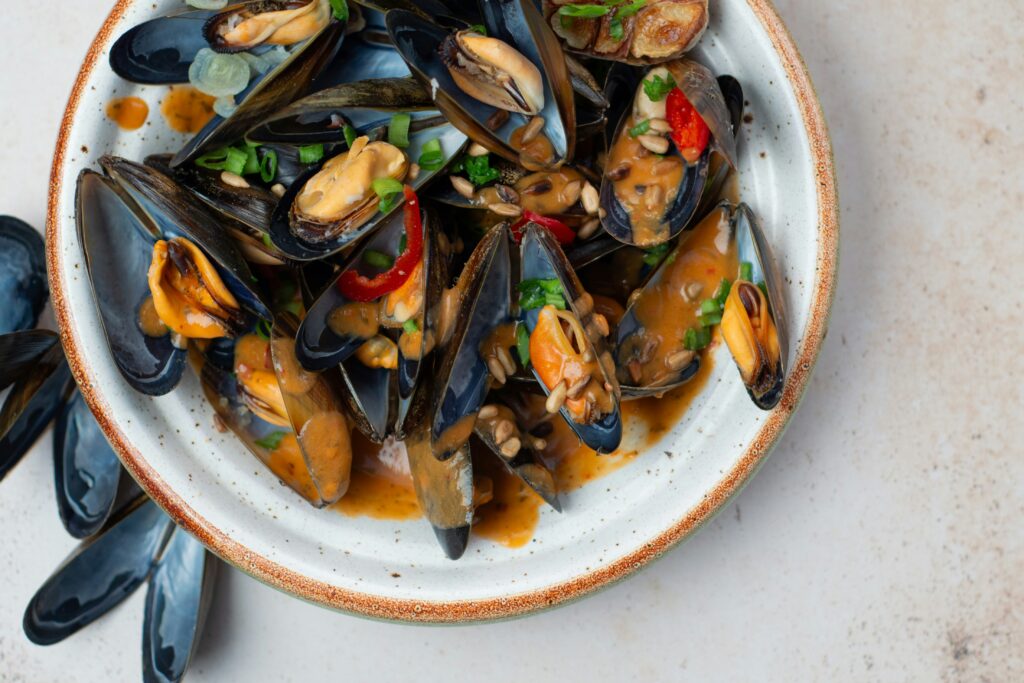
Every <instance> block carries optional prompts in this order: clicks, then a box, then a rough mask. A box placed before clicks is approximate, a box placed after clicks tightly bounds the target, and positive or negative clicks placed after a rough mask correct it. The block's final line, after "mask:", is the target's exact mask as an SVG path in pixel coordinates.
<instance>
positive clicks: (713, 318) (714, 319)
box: [697, 311, 722, 327]
mask: <svg viewBox="0 0 1024 683" xmlns="http://www.w3.org/2000/svg"><path fill="white" fill-rule="evenodd" d="M697 320H698V321H699V322H700V324H701V325H702V326H704V327H711V326H712V325H717V324H718V323H720V322H722V314H721V313H720V312H718V311H716V312H714V313H705V314H703V315H700V316H697Z"/></svg>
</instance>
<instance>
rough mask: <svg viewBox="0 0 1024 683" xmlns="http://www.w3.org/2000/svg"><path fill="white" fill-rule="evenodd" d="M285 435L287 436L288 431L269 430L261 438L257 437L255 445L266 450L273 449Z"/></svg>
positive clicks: (275, 448)
mask: <svg viewBox="0 0 1024 683" xmlns="http://www.w3.org/2000/svg"><path fill="white" fill-rule="evenodd" d="M286 436H288V432H270V433H269V434H267V435H266V436H265V437H263V438H262V439H257V440H256V445H257V446H259V447H260V448H266V449H267V450H268V451H275V450H277V447H278V446H280V445H281V441H282V440H284V437H286Z"/></svg>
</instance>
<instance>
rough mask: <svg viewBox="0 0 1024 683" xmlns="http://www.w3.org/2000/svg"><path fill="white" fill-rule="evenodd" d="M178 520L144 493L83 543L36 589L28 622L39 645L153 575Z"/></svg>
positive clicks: (99, 611) (69, 629) (56, 639)
mask: <svg viewBox="0 0 1024 683" xmlns="http://www.w3.org/2000/svg"><path fill="white" fill-rule="evenodd" d="M173 529H174V524H173V523H172V522H171V520H170V518H169V517H167V515H165V514H164V513H163V512H161V511H160V508H158V507H157V506H156V503H154V502H152V501H150V500H148V499H146V498H142V499H140V500H139V501H138V502H137V503H135V504H134V505H132V506H131V507H129V508H128V509H127V510H126V511H125V512H123V513H121V514H119V515H118V518H117V519H116V520H114V521H113V522H112V523H111V524H110V525H108V528H107V529H106V531H104V532H103V533H101V534H99V535H98V536H96V537H94V538H93V539H91V540H89V541H87V542H85V543H83V544H82V545H81V546H79V547H78V549H77V550H75V551H74V552H73V553H72V554H71V556H70V557H68V559H66V560H65V561H64V563H63V564H62V565H61V566H60V568H59V569H58V570H57V571H56V572H55V573H54V574H53V576H51V577H50V578H49V579H47V580H46V583H44V584H43V585H42V587H40V588H39V590H38V591H36V594H35V595H34V596H32V599H31V600H30V601H29V604H28V607H27V608H26V609H25V617H24V620H23V622H22V626H23V628H24V630H25V635H26V636H28V639H29V640H31V641H32V642H33V643H36V644H37V645H52V644H54V643H58V642H60V641H62V640H64V639H65V638H67V637H68V636H70V635H72V634H73V633H75V632H76V631H78V630H79V629H80V628H82V627H83V626H87V625H89V624H91V623H92V622H93V621H95V620H96V619H98V618H100V617H101V616H103V615H104V614H106V613H107V612H109V611H110V610H111V609H113V608H114V607H115V606H116V605H118V604H119V603H121V602H122V601H123V600H124V599H125V598H127V597H128V596H130V595H131V594H132V593H133V592H134V591H135V589H136V588H138V587H139V586H141V585H142V583H143V582H144V581H145V580H146V579H147V578H148V577H149V574H150V572H151V571H152V569H153V563H154V562H155V561H156V559H157V557H158V556H159V555H160V552H161V550H163V548H164V545H165V544H166V543H167V540H168V538H169V537H170V534H171V531H172V530H173Z"/></svg>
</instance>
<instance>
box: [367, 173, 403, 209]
mask: <svg viewBox="0 0 1024 683" xmlns="http://www.w3.org/2000/svg"><path fill="white" fill-rule="evenodd" d="M372 187H373V191H374V192H375V193H377V196H378V197H379V198H380V203H379V204H378V206H377V209H378V210H379V211H380V212H381V213H389V212H390V211H391V209H393V208H395V205H396V204H398V201H399V199H400V198H401V197H402V183H400V182H398V181H397V180H395V179H394V178H377V179H376V180H374V181H373V183H372Z"/></svg>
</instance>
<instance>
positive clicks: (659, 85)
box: [644, 75, 676, 102]
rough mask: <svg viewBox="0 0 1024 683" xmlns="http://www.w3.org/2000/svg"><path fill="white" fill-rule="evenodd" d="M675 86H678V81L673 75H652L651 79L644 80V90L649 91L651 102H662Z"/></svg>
mask: <svg viewBox="0 0 1024 683" xmlns="http://www.w3.org/2000/svg"><path fill="white" fill-rule="evenodd" d="M674 87H676V81H675V79H674V78H672V76H671V75H669V76H668V78H662V77H661V76H652V77H651V78H650V80H646V81H644V92H645V93H647V97H648V99H650V100H651V102H661V101H662V100H663V99H665V96H666V95H668V94H669V93H670V92H672V88H674Z"/></svg>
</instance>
